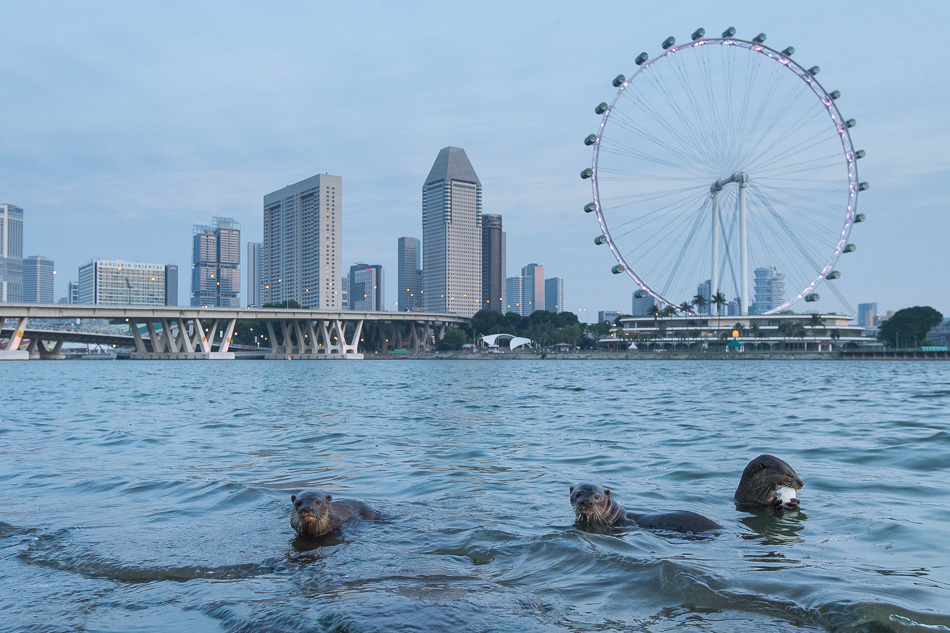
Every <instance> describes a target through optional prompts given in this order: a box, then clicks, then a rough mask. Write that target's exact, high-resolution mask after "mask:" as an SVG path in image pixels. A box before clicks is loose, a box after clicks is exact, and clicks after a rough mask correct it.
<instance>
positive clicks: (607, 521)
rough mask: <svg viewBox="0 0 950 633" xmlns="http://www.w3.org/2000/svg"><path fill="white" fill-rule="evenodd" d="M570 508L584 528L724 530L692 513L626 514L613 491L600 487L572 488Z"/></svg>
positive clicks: (582, 485) (578, 485)
mask: <svg viewBox="0 0 950 633" xmlns="http://www.w3.org/2000/svg"><path fill="white" fill-rule="evenodd" d="M571 505H572V506H573V507H574V514H576V515H577V525H579V526H580V527H582V528H604V527H622V526H625V525H638V526H640V527H643V528H651V529H654V530H672V531H674V532H687V533H688V532H692V533H697V532H705V531H707V530H721V529H722V526H721V525H719V524H718V523H716V522H715V521H712V520H710V519H707V518H706V517H704V516H703V515H701V514H696V513H695V512H690V511H689V510H678V511H676V512H657V513H655V514H635V513H633V512H627V511H626V510H624V509H623V508H622V507H621V506H620V504H619V503H617V502H616V501H615V500H614V499H613V497H611V496H610V491H609V490H607V489H605V488H603V487H601V486H598V485H597V484H577V485H576V486H572V487H571Z"/></svg>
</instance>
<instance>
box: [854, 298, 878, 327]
mask: <svg viewBox="0 0 950 633" xmlns="http://www.w3.org/2000/svg"><path fill="white" fill-rule="evenodd" d="M858 325H861V326H864V327H874V326H875V325H877V304H876V303H859V304H858Z"/></svg>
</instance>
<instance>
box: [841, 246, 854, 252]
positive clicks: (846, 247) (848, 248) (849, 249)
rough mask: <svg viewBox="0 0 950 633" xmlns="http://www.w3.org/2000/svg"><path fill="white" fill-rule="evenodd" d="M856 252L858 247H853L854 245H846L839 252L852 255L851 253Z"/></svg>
mask: <svg viewBox="0 0 950 633" xmlns="http://www.w3.org/2000/svg"><path fill="white" fill-rule="evenodd" d="M856 250H858V247H857V246H855V245H854V244H846V245H845V247H844V248H843V249H841V252H842V253H853V252H854V251H856Z"/></svg>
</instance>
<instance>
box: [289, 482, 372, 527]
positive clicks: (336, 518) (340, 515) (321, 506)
mask: <svg viewBox="0 0 950 633" xmlns="http://www.w3.org/2000/svg"><path fill="white" fill-rule="evenodd" d="M332 499H333V496H332V495H328V494H327V493H325V492H324V491H322V490H304V491H303V492H301V493H300V494H296V495H291V496H290V501H291V502H292V503H293V504H294V512H293V514H292V515H290V527H292V528H294V530H295V531H296V532H297V534H299V535H300V536H310V537H314V536H323V535H324V534H328V533H330V532H332V531H333V530H335V529H337V528H338V527H340V525H342V524H343V523H345V522H346V521H349V520H351V519H367V520H372V519H378V518H380V514H379V512H377V511H376V510H373V509H372V508H371V507H369V506H368V505H366V504H365V503H363V502H362V501H354V500H352V499H340V500H339V501H332Z"/></svg>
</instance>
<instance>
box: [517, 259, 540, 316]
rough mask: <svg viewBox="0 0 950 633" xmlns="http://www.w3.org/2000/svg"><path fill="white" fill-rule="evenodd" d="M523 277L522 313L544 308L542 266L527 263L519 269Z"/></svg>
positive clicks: (525, 313) (526, 313) (527, 313)
mask: <svg viewBox="0 0 950 633" xmlns="http://www.w3.org/2000/svg"><path fill="white" fill-rule="evenodd" d="M521 276H522V277H524V301H523V303H524V306H525V311H524V315H525V316H527V315H529V314H531V313H532V312H534V311H535V310H544V306H545V303H544V266H539V265H538V264H528V265H527V266H525V267H524V268H522V269H521Z"/></svg>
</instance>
